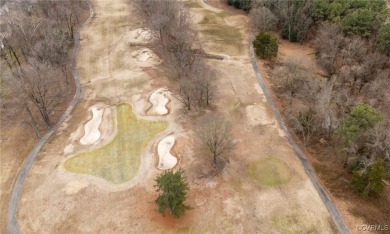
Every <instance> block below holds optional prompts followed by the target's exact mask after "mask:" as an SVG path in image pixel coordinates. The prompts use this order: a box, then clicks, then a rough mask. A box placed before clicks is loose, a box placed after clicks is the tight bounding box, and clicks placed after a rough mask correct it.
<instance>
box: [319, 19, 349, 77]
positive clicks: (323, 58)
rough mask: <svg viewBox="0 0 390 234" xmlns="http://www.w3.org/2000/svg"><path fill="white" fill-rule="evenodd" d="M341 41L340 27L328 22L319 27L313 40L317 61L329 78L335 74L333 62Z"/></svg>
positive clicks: (342, 38)
mask: <svg viewBox="0 0 390 234" xmlns="http://www.w3.org/2000/svg"><path fill="white" fill-rule="evenodd" d="M343 41H344V36H343V34H342V31H341V29H340V26H338V25H337V24H332V23H329V22H325V23H323V24H322V25H321V28H320V30H319V31H318V33H317V37H316V39H315V40H314V45H315V47H316V49H317V55H318V60H319V62H320V64H322V66H323V67H324V68H325V69H326V71H327V72H328V73H329V75H330V76H331V75H333V74H335V73H336V70H337V67H336V64H335V62H336V58H337V56H338V55H339V53H340V49H341V45H342V43H343Z"/></svg>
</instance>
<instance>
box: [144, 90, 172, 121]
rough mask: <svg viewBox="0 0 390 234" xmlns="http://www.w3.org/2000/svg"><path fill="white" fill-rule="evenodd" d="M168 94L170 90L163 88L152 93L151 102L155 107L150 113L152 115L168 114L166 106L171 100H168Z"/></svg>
mask: <svg viewBox="0 0 390 234" xmlns="http://www.w3.org/2000/svg"><path fill="white" fill-rule="evenodd" d="M168 94H169V91H168V89H167V88H164V87H163V88H159V89H157V90H156V91H154V92H153V93H152V95H150V97H149V101H150V103H152V105H153V106H152V108H151V109H150V111H149V112H150V113H151V114H157V115H166V114H168V109H167V108H166V105H167V103H168V102H169V99H168V98H167V95H168Z"/></svg>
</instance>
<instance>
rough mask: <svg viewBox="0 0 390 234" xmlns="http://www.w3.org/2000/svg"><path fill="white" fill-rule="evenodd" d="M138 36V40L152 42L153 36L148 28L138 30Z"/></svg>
mask: <svg viewBox="0 0 390 234" xmlns="http://www.w3.org/2000/svg"><path fill="white" fill-rule="evenodd" d="M137 35H138V36H137V37H136V39H138V38H140V39H143V40H145V41H150V39H152V34H151V33H150V32H149V30H148V29H146V28H139V29H137Z"/></svg>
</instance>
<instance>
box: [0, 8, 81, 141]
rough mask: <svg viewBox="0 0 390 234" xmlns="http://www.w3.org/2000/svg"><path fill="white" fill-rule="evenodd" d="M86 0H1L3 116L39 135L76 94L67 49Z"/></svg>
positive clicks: (0, 96)
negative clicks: (71, 96)
mask: <svg viewBox="0 0 390 234" xmlns="http://www.w3.org/2000/svg"><path fill="white" fill-rule="evenodd" d="M86 6H87V5H86V2H84V1H81V0H69V1H43V0H38V1H34V2H32V1H3V2H2V9H4V11H3V13H4V14H3V15H2V17H3V18H4V19H5V20H4V21H3V25H2V28H3V31H2V33H1V43H0V47H1V54H0V58H1V63H2V67H3V69H2V74H1V90H0V91H1V93H0V94H1V95H0V98H1V99H0V101H1V106H2V108H1V112H2V113H1V114H2V119H3V120H4V121H6V122H7V123H10V122H22V123H25V124H28V125H29V126H30V127H31V128H32V129H33V131H34V133H35V135H36V136H37V137H39V136H40V134H41V132H42V131H44V130H43V129H42V126H45V127H46V128H50V127H51V126H52V125H53V121H54V120H53V117H52V115H53V113H54V112H56V111H62V110H59V109H58V107H59V106H60V104H62V103H64V102H65V101H66V100H67V97H69V96H70V95H71V93H72V88H71V85H70V84H71V80H70V78H69V76H70V68H69V58H68V53H69V50H70V48H71V46H72V43H73V35H74V31H75V28H76V27H77V25H79V24H80V20H81V14H82V10H83V9H86Z"/></svg>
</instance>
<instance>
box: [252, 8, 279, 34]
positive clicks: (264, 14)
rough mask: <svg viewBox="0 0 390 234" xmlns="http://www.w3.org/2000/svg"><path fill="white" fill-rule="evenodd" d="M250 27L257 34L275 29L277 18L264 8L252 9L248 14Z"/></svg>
mask: <svg viewBox="0 0 390 234" xmlns="http://www.w3.org/2000/svg"><path fill="white" fill-rule="evenodd" d="M249 18H250V20H251V21H250V22H251V27H252V29H253V30H255V31H257V32H265V31H270V30H274V29H276V26H277V23H278V18H277V17H276V16H275V15H274V14H273V13H272V12H271V11H270V10H269V9H268V8H267V7H264V6H261V7H257V8H253V9H252V10H251V11H250V13H249Z"/></svg>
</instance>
